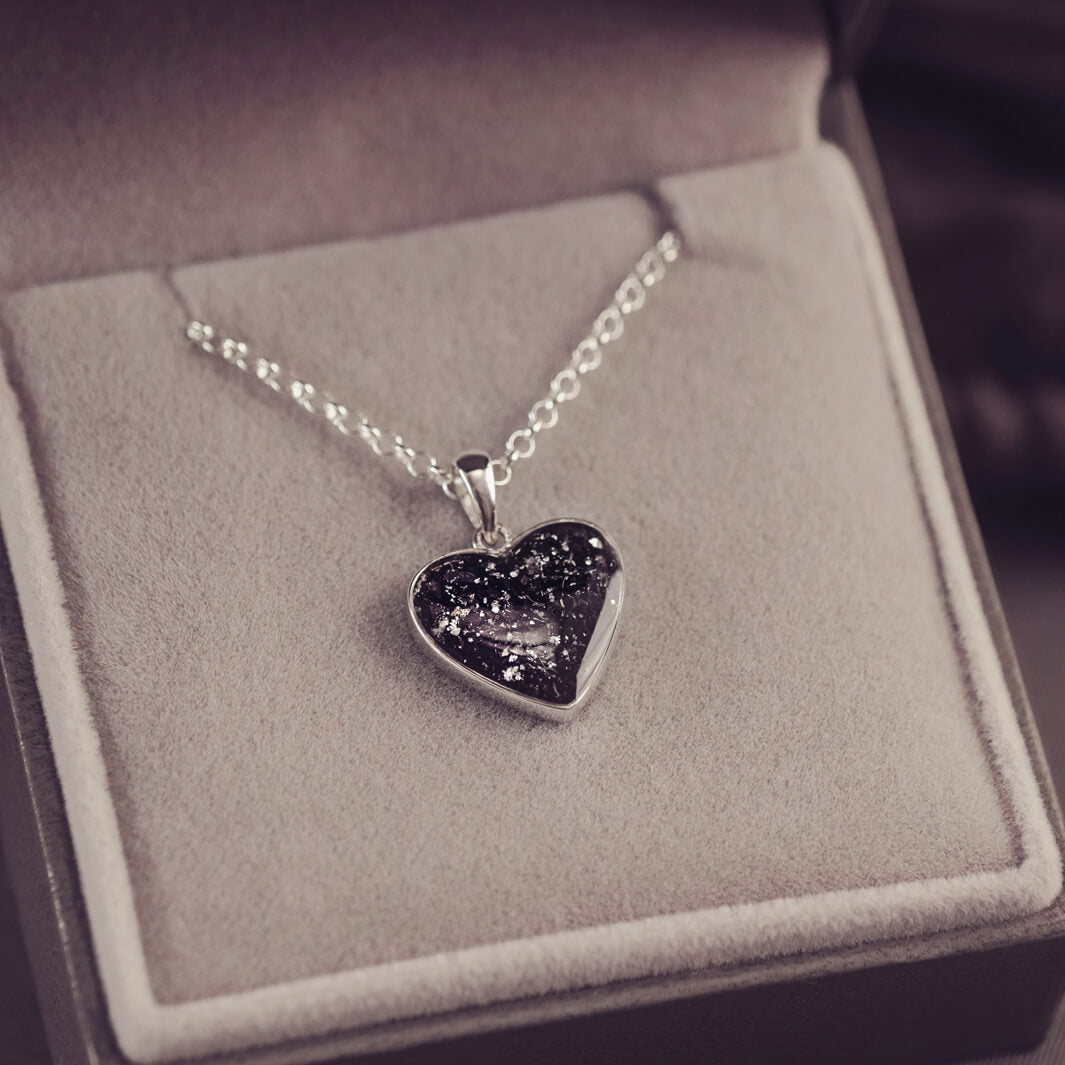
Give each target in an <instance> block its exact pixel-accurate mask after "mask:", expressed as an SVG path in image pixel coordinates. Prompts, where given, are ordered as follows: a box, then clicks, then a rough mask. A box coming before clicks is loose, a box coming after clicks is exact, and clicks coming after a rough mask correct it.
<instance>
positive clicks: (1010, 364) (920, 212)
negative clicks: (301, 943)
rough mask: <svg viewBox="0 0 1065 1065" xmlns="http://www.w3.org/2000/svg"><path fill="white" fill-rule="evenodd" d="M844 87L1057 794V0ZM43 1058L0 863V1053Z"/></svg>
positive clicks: (1063, 1028)
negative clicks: (874, 173)
mask: <svg viewBox="0 0 1065 1065" xmlns="http://www.w3.org/2000/svg"><path fill="white" fill-rule="evenodd" d="M859 87H860V90H861V94H862V98H863V101H864V104H865V107H866V111H867V115H868V118H869V123H870V126H871V128H872V133H873V138H874V140H875V142H876V146H877V150H878V153H879V155H880V162H881V166H882V168H883V172H884V178H885V181H886V184H887V188H888V193H889V196H890V199H891V204H892V208H893V210H894V213H895V218H896V222H897V225H898V229H899V236H900V239H901V242H902V247H903V251H904V254H905V257H906V263H907V266H908V269H909V272H910V277H911V279H912V282H913V287H914V290H915V294H916V298H917V303H918V306H919V308H920V312H921V316H922V318H923V321H924V325H925V330H926V332H927V336H928V342H929V347H930V348H931V352H932V357H933V360H934V362H935V366H936V370H937V372H938V374H939V378H940V382H941V385H942V389H943V394H944V398H945V400H946V404H947V408H948V411H949V414H950V418H951V424H952V427H953V430H954V434H955V438H956V440H957V443H958V449H959V452H960V454H961V458H962V463H963V466H964V469H965V474H966V478H967V481H968V484H969V488H970V492H971V494H972V496H973V501H974V503H975V505H976V510H977V515H978V518H979V520H980V524H981V528H982V529H983V532H984V536H985V539H986V542H987V547H988V551H989V554H990V557H991V562H992V567H993V569H994V572H995V577H996V580H997V583H998V586H999V591H1000V593H1001V596H1002V599H1003V604H1004V606H1005V609H1006V614H1007V618H1008V620H1009V624H1010V629H1011V632H1012V634H1013V638H1014V642H1015V644H1016V647H1017V653H1018V657H1019V659H1020V663H1021V668H1022V671H1023V673H1024V676H1025V680H1026V683H1027V686H1028V690H1029V694H1030V696H1031V699H1032V703H1033V706H1034V708H1035V712H1036V716H1037V717H1038V719H1039V726H1040V730H1041V732H1042V735H1043V739H1044V742H1045V744H1046V747H1047V753H1048V756H1049V759H1050V762H1051V766H1052V769H1053V771H1054V773H1055V776H1056V781H1057V787H1058V794H1059V796H1060V797H1061V798H1062V799H1063V801H1065V713H1063V712H1062V709H1063V708H1062V705H1061V704H1062V701H1063V698H1065V2H1060V0H910V2H905V3H895V4H892V5H891V6H890V7H889V9H888V12H887V14H886V16H885V19H884V22H883V25H882V28H881V31H880V34H879V36H878V38H877V40H876V42H875V43H874V45H873V47H872V51H871V53H870V55H869V58H868V61H867V63H866V65H865V67H864V70H863V72H862V74H861V75H860V77H859ZM49 1061H50V1059H49V1056H48V1052H47V1049H46V1046H45V1041H44V1034H43V1031H42V1029H41V1024H40V1020H39V1017H38V1015H37V1009H36V1004H35V1000H34V995H33V991H32V986H31V983H30V978H29V974H28V971H27V967H26V960H25V956H24V953H23V951H22V946H21V940H20V937H19V931H18V923H17V919H16V917H15V913H14V905H13V902H12V899H11V896H10V892H9V890H8V888H7V882H6V879H5V878H4V876H3V871H2V868H0V1065H46V1063H48V1062H49ZM997 1061H998V1062H999V1063H1000V1065H1006V1062H1009V1063H1011V1065H1022V1063H1023V1065H1051V1063H1054V1065H1057V1063H1065V1015H1061V1016H1059V1021H1058V1024H1057V1026H1056V1028H1055V1030H1054V1032H1053V1033H1052V1035H1051V1037H1050V1039H1049V1040H1048V1041H1047V1043H1046V1044H1044V1046H1043V1048H1042V1049H1041V1050H1040V1051H1037V1052H1035V1053H1033V1054H1030V1055H1023V1056H1018V1057H1011V1058H1002V1059H997Z"/></svg>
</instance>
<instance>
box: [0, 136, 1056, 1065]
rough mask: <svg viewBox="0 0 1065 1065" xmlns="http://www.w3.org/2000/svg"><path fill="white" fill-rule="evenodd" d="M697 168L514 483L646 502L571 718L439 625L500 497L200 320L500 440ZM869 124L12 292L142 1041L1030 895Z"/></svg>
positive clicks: (480, 439) (16, 480) (191, 1042)
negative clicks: (861, 166) (291, 397)
mask: <svg viewBox="0 0 1065 1065" xmlns="http://www.w3.org/2000/svg"><path fill="white" fill-rule="evenodd" d="M664 214H669V215H671V216H672V218H673V219H675V221H676V224H677V226H678V228H679V231H680V233H681V235H682V238H683V240H684V243H685V253H684V255H683V257H682V259H681V260H680V261H679V262H678V263H677V264H676V265H675V266H674V267H673V268H672V270H671V272H670V274H669V276H668V277H667V278H666V280H665V282H664V283H663V284H662V285H661V286H658V287H655V288H654V289H653V290H652V291H651V292H650V294H649V299H648V304H647V306H646V307H645V308H644V309H643V310H642V311H641V312H640V313H639V314H638V315H636V316H634V317H633V318H632V319H631V320H630V322H629V327H628V329H627V330H626V333H625V335H624V337H623V338H622V339H621V340H619V341H618V342H617V343H616V344H615V345H612V346H611V348H610V349H609V350H608V351H607V353H606V355H605V358H604V365H603V367H602V368H601V369H600V370H599V371H597V372H596V373H594V374H591V375H589V376H588V377H587V378H585V379H584V381H583V388H582V392H581V396H580V399H579V401H578V402H577V403H574V404H570V405H567V406H565V407H563V408H562V409H561V414H560V419H559V423H558V425H557V427H556V428H554V429H553V430H552V431H551V432H549V433H544V434H542V435H541V437H540V438H539V440H538V446H537V452H536V456H535V457H534V459H533V460H532V461H530V462H528V463H523V464H521V465H520V466H519V468H517V469H516V471H515V473H514V477H513V481H512V483H511V484H510V485H508V486H507V487H506V488H504V489H502V490H501V492H500V510H501V518H502V520H503V521H505V522H506V524H508V525H509V526H510V527H511V528H513V529H515V530H520V529H523V528H526V527H528V526H530V525H533V524H535V523H537V522H539V521H543V520H545V519H548V518H552V517H576V518H583V519H588V520H591V521H593V522H595V523H597V524H599V525H601V526H602V527H604V528H606V529H608V530H609V531H610V532H611V534H612V535H613V536H614V537H615V538H616V540H617V543H618V544H619V546H620V548H621V550H622V552H623V554H624V558H625V563H626V573H627V590H626V605H625V610H624V613H623V615H622V617H621V622H620V626H619V633H618V638H617V639H618V643H617V647H616V650H615V651H614V654H613V658H612V660H611V662H610V664H609V667H608V670H607V672H606V675H605V677H604V679H603V680H602V682H601V684H600V686H599V688H598V690H597V692H596V694H595V696H594V697H593V699H592V701H591V703H590V704H589V706H588V708H587V711H586V712H585V713H583V714H582V715H581V716H580V717H579V718H578V719H577V720H576V721H575V722H574V723H573V724H571V725H568V726H561V727H560V726H555V725H551V724H547V723H543V722H538V721H535V720H533V719H531V718H528V717H526V716H523V715H521V714H520V713H515V712H513V711H509V710H506V709H503V708H501V707H500V706H499V705H498V704H495V703H493V702H491V701H490V700H489V699H487V698H486V697H484V696H482V695H480V694H478V693H476V692H473V691H472V690H470V689H468V688H467V687H465V686H463V685H462V684H461V683H459V682H458V681H457V680H453V679H452V678H451V677H449V676H446V675H444V674H442V673H441V672H439V671H438V670H437V668H436V667H435V666H434V665H433V663H432V662H431V661H430V660H429V659H428V658H427V657H424V656H423V655H422V654H421V653H420V652H419V651H418V649H417V648H416V646H415V644H414V642H413V639H412V637H411V635H410V634H409V632H408V631H407V623H406V619H405V615H404V595H405V589H406V584H407V582H408V581H409V579H410V577H411V576H412V575H413V573H414V572H415V571H416V570H418V569H419V568H420V567H421V566H422V565H424V564H425V563H426V562H427V561H428V560H429V559H431V558H432V557H434V556H435V555H438V554H441V553H443V552H445V551H448V550H453V549H457V548H462V547H465V546H468V541H469V535H470V530H469V527H468V524H467V522H466V519H465V517H464V516H463V514H462V513H461V511H460V509H459V508H458V507H457V506H455V505H454V504H452V503H450V502H448V501H447V500H446V499H445V498H444V497H443V496H442V495H441V494H440V492H439V491H438V490H437V489H435V488H432V487H430V486H427V485H426V484H423V483H416V482H414V481H412V480H410V478H408V477H407V476H406V474H405V473H404V472H403V470H402V469H401V468H399V466H398V464H396V463H390V464H388V463H385V462H384V461H383V460H381V459H379V458H377V457H375V456H374V455H373V454H371V452H370V451H369V450H368V449H367V448H365V447H364V446H362V445H360V444H358V443H356V442H349V441H345V440H344V439H343V438H342V437H340V436H339V435H338V434H336V433H335V432H333V431H332V430H331V429H330V428H329V427H328V426H327V425H326V424H325V423H324V422H322V421H320V420H319V421H315V420H314V419H312V418H310V417H309V416H308V415H307V414H305V413H304V412H303V411H301V410H299V409H298V408H297V407H296V405H295V404H293V403H291V402H287V401H285V400H283V399H281V398H279V397H276V396H273V395H271V394H270V393H269V392H268V391H267V390H265V389H263V388H262V387H261V386H258V385H257V384H256V383H255V382H254V381H251V380H249V379H248V378H247V377H245V376H244V375H241V374H239V373H238V372H236V371H235V370H233V369H232V368H231V367H228V366H226V365H224V364H223V363H221V361H220V360H217V359H212V358H210V357H208V356H207V355H205V354H203V353H200V352H197V351H196V350H194V349H193V348H192V347H191V346H190V345H189V343H188V342H187V341H186V339H185V337H184V327H185V323H186V319H187V316H189V315H192V316H195V317H201V318H203V319H205V320H209V321H212V322H214V323H216V324H217V325H218V326H219V327H220V328H222V329H223V330H225V331H227V332H230V333H232V334H234V335H237V336H240V337H242V338H244V339H246V340H247V341H248V342H249V343H250V344H251V345H252V346H253V348H254V349H256V350H257V351H260V352H262V353H263V354H268V355H270V356H272V357H274V358H276V359H278V360H279V361H280V362H281V363H282V364H284V365H286V366H290V367H291V368H292V369H294V370H295V371H296V372H298V373H301V374H304V375H305V376H306V377H307V378H308V379H309V380H311V381H313V382H315V383H316V384H318V385H319V386H321V387H325V388H328V389H329V390H330V391H332V392H333V393H334V394H335V395H336V396H338V397H340V398H342V399H344V400H346V401H347V402H348V403H349V405H350V406H357V407H359V408H360V409H365V410H366V411H368V412H369V413H370V414H371V415H372V416H373V417H374V418H375V419H376V420H377V421H378V422H379V423H380V424H383V425H386V426H388V427H390V428H395V429H397V430H398V431H400V432H401V433H402V434H403V436H404V438H405V439H409V440H410V441H411V442H412V443H414V444H415V445H416V446H422V445H424V446H426V447H427V448H429V449H430V450H432V451H434V452H435V453H436V454H437V455H439V456H441V458H450V457H451V456H453V455H454V454H455V453H456V452H457V451H459V450H461V449H464V448H469V447H476V446H483V447H485V448H487V449H489V450H491V451H493V452H496V451H497V450H498V448H499V445H500V442H501V440H502V439H503V438H504V437H505V435H506V434H507V433H508V432H509V431H510V429H512V428H513V427H514V426H515V425H518V424H520V423H521V421H522V419H523V418H524V411H525V410H526V409H527V408H528V406H529V404H530V403H531V402H532V401H533V400H534V399H536V398H537V397H538V396H539V395H541V394H542V392H543V391H544V389H545V387H546V384H547V382H548V380H549V379H550V378H551V376H552V375H553V374H554V372H555V371H556V370H557V369H558V368H559V367H560V366H561V365H562V364H563V363H564V362H565V360H566V358H567V354H568V352H569V350H570V349H571V348H572V346H573V345H574V344H575V343H576V341H577V340H579V339H580V338H581V337H582V336H583V335H584V333H585V331H586V330H587V328H588V325H589V323H590V321H591V319H592V317H593V316H594V314H595V313H596V312H597V311H598V310H599V309H600V307H601V306H602V305H603V304H604V302H605V301H606V300H607V299H608V298H609V296H610V294H611V293H612V291H613V289H614V287H615V285H616V284H617V282H618V281H619V280H620V279H621V278H622V277H623V276H624V275H625V273H626V272H627V271H628V270H629V269H631V267H632V264H633V263H634V262H635V261H636V259H637V258H638V256H639V254H640V253H641V252H642V251H643V250H644V249H645V248H646V247H648V246H649V245H650V244H651V243H652V242H653V241H654V239H655V238H656V237H657V236H658V234H659V232H660V231H661V228H662V226H663V224H664V223H663V217H664ZM897 314H898V312H897V309H896V307H895V303H894V298H893V296H892V294H891V289H890V286H889V284H888V281H887V278H886V274H885V270H884V265H883V261H882V258H881V253H880V250H879V247H878V245H877V241H876V238H875V236H874V233H873V230H872V226H871V222H870V220H869V218H868V215H867V212H866V208H865V206H864V204H863V201H862V198H861V194H860V192H859V190H858V187H857V183H856V180H855V177H854V175H853V173H852V171H851V168H850V164H849V163H848V162H847V161H846V159H845V158H844V157H843V156H842V155H841V154H840V153H838V152H837V151H836V150H835V149H834V148H831V147H829V146H826V145H810V146H804V147H799V148H797V149H796V150H793V151H788V152H784V153H782V154H779V155H775V156H773V157H771V158H767V159H763V160H760V161H752V162H746V163H739V164H735V165H731V166H724V167H715V168H712V169H704V170H699V171H694V172H690V173H687V174H683V175H681V176H677V177H673V178H668V179H665V180H663V181H661V182H660V183H659V184H658V186H657V189H656V195H655V196H651V197H647V196H644V195H642V194H639V193H637V192H620V193H604V194H601V195H596V196H591V197H588V198H583V199H564V200H561V201H559V202H558V203H556V204H553V205H549V206H545V207H539V208H532V209H526V210H520V211H515V212H511V213H501V214H497V215H492V216H487V217H482V218H478V219H474V220H467V221H460V222H455V223H451V224H447V225H441V226H436V227H429V228H420V229H414V230H410V231H408V232H404V233H399V234H389V235H383V236H376V237H367V238H361V239H355V240H349V241H346V242H341V243H333V244H317V245H313V246H309V247H306V248H302V249H297V250H291V251H286V252H282V253H278V254H262V255H257V256H253V257H250V258H243V259H236V260H228V261H218V262H211V263H207V264H203V265H196V266H190V267H185V268H181V269H177V270H175V271H171V272H169V273H167V272H160V271H151V270H142V271H136V272H129V273H122V274H115V275H110V276H104V277H98V278H93V279H88V280H79V281H72V282H66V283H60V284H47V285H41V286H36V287H28V288H23V289H22V290H20V291H16V292H14V293H11V294H9V295H8V296H6V297H5V298H4V301H3V305H2V317H3V323H4V332H3V334H2V337H3V348H4V362H5V368H6V376H7V382H8V383H7V384H5V385H4V387H3V394H2V416H0V427H2V433H3V452H4V455H5V461H4V463H3V468H2V473H0V514H2V518H3V531H4V535H5V537H6V540H7V543H8V547H9V551H10V554H11V558H12V565H13V570H14V573H15V577H16V583H17V585H18V588H19V593H20V599H21V602H22V609H23V613H24V618H25V623H26V628H27V634H28V637H29V641H30V646H31V650H32V653H33V658H34V664H35V670H36V673H37V678H38V684H39V687H40V689H41V693H42V697H43V701H44V706H45V711H46V715H47V719H48V726H49V731H50V734H51V737H52V742H53V747H54V752H55V758H56V764H57V768H58V771H59V775H60V780H61V784H62V788H63V793H64V797H65V800H66V803H67V807H68V811H69V820H70V826H71V831H72V835H73V840H74V845H75V851H76V855H77V860H78V865H79V872H80V877H81V883H82V889H83V892H84V896H85V900H86V904H87V909H88V915H89V920H90V925H91V930H92V933H93V937H94V943H95V948H96V952H97V958H98V963H99V968H100V972H101V976H102V978H103V983H104V986H105V990H106V995H107V999H108V1003H109V1008H110V1010H111V1015H112V1019H113V1022H114V1024H115V1028H116V1033H117V1035H118V1038H119V1040H120V1042H121V1044H122V1046H123V1048H124V1049H125V1050H126V1052H127V1053H128V1054H129V1055H130V1056H131V1057H133V1058H135V1059H136V1060H140V1061H161V1060H169V1059H171V1058H175V1057H178V1056H190V1055H194V1054H197V1053H206V1052H213V1051H224V1050H228V1049H233V1048H238V1047H241V1046H246V1045H249V1044H254V1043H267V1042H274V1041H278V1040H282V1039H291V1038H296V1037H300V1036H310V1035H316V1034H321V1033H325V1032H329V1031H335V1030H339V1029H354V1028H359V1027H362V1026H367V1027H368V1026H372V1025H379V1024H383V1023H385V1022H389V1021H397V1020H402V1019H404V1018H414V1017H424V1016H428V1015H444V1014H448V1013H450V1012H454V1011H458V1010H464V1009H469V1008H470V1007H474V1006H478V1005H481V1004H486V1003H494V1002H506V1001H511V1000H518V999H527V998H530V997H532V996H537V995H544V994H549V993H551V994H553V993H560V994H561V993H565V992H567V991H569V990H572V989H576V988H586V987H595V986H600V985H605V984H610V983H617V982H623V981H630V980H637V979H641V978H648V977H653V976H656V975H663V974H672V973H681V972H685V971H693V970H701V969H707V968H712V967H714V966H720V965H724V964H734V963H739V962H749V961H751V960H753V959H760V958H771V957H778V956H781V955H786V954H794V953H798V952H803V951H816V950H824V949H828V948H834V947H840V946H844V945H853V944H859V943H868V942H878V941H884V940H890V939H894V938H897V937H900V936H915V935H920V934H924V933H929V932H935V931H939V930H944V929H951V928H957V927H960V926H966V925H980V924H983V923H987V922H992V921H1000V920H1004V919H1007V918H1010V917H1014V916H1017V915H1021V914H1029V913H1032V912H1035V911H1036V910H1038V909H1040V908H1041V907H1043V906H1045V905H1047V904H1048V903H1049V902H1050V901H1051V900H1052V899H1053V898H1054V897H1055V896H1056V894H1057V892H1058V890H1059V880H1060V873H1059V859H1058V853H1057V849H1056V846H1055V843H1054V840H1053V837H1052V834H1051V830H1050V827H1049V824H1048V821H1047V818H1046V815H1045V813H1044V810H1043V806H1042V802H1041V799H1040V795H1039V791H1038V787H1037V785H1036V782H1035V779H1034V776H1033V773H1032V769H1031V766H1030V764H1029V761H1028V757H1027V753H1026V750H1025V746H1024V741H1023V739H1022V736H1021V733H1020V730H1019V728H1018V725H1017V721H1016V714H1015V710H1014V708H1013V706H1012V704H1011V701H1010V698H1009V695H1008V693H1007V690H1006V686H1005V683H1004V679H1003V676H1002V672H1001V668H1000V665H999V662H998V658H997V655H996V653H995V649H994V645H993V643H992V640H991V637H990V634H989V632H988V628H987V623H986V620H985V618H984V615H983V612H982V609H981V605H980V599H979V596H978V593H977V590H976V587H975V583H974V580H973V576H972V573H971V572H970V569H969V564H968V561H967V556H966V553H965V549H964V546H963V544H962V539H961V535H960V531H959V528H958V525H957V520H956V517H955V515H954V512H953V509H952V505H951V502H950V497H949V493H948V490H947V486H946V482H945V479H944V475H943V471H942V469H941V467H940V462H939V458H938V453H937V451H936V447H935V443H934V440H933V437H932V432H931V429H930V426H929V423H928V419H927V415H926V412H925V409H924V405H923V399H922V397H921V394H920V390H919V387H918V384H917V381H916V378H915V375H914V370H913V367H912V364H911V362H910V357H909V353H908V351H907V349H906V345H905V340H904V337H903V333H902V329H901V325H900V323H899V321H898V317H897Z"/></svg>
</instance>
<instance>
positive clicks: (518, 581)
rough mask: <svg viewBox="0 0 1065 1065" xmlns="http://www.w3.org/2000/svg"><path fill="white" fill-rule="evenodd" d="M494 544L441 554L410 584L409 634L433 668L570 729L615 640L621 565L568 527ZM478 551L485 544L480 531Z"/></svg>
mask: <svg viewBox="0 0 1065 1065" xmlns="http://www.w3.org/2000/svg"><path fill="white" fill-rule="evenodd" d="M474 502H476V499H475V500H474ZM493 502H494V501H493ZM493 517H494V515H493ZM484 528H485V526H484V525H482V526H481V529H482V531H483V529H484ZM488 528H491V529H493V531H494V525H493V526H488ZM500 540H501V542H500V543H499V544H498V545H497V546H493V547H485V546H481V547H474V548H473V549H472V550H468V551H455V552H453V553H451V554H448V555H443V556H442V557H440V558H438V559H435V560H434V561H433V562H430V563H429V565H427V566H425V567H424V568H423V569H421V570H420V571H419V572H418V573H417V574H416V575H415V577H414V580H412V581H411V583H410V589H409V591H408V593H407V608H408V611H409V614H410V620H411V624H412V625H413V627H414V632H415V634H416V636H417V638H418V640H419V642H420V643H421V644H423V645H424V646H425V647H426V648H427V649H428V650H429V651H430V653H431V654H432V655H433V656H434V658H436V659H437V661H439V662H440V663H442V664H443V665H445V666H447V667H448V668H450V669H452V670H454V671H456V672H457V673H458V674H459V675H460V676H462V677H463V678H464V679H466V680H468V681H470V682H472V683H473V684H475V685H477V686H478V687H480V688H481V689H482V690H487V691H489V692H491V693H492V694H494V695H496V696H497V697H499V698H502V699H504V700H506V701H507V702H509V703H511V704H513V705H516V706H518V707H520V708H521V709H522V710H525V711H526V712H528V713H531V714H535V715H536V716H538V717H542V718H546V719H548V720H551V721H570V720H571V719H572V718H573V717H574V715H575V714H576V712H577V710H578V708H579V707H580V706H581V704H582V703H583V702H584V701H585V699H587V697H588V695H589V693H590V692H591V691H592V689H593V687H594V686H595V683H596V681H597V680H598V679H599V676H600V674H601V673H602V667H603V663H604V662H605V660H606V657H607V652H608V651H609V650H610V645H611V642H612V641H613V637H614V632H615V630H616V628H617V623H618V615H619V613H620V611H621V601H622V596H623V594H624V589H625V581H624V575H623V570H622V566H621V557H620V555H619V554H618V551H617V549H616V548H615V547H614V546H613V545H612V544H611V543H610V541H609V539H608V538H607V536H606V535H605V534H604V533H603V531H602V530H601V529H599V528H597V527H596V526H595V525H592V524H590V523H589V522H586V521H578V520H576V519H570V518H565V519H557V520H555V521H548V522H544V523H543V524H541V525H537V526H534V527H533V528H532V529H530V530H528V532H526V533H524V534H523V535H521V536H520V537H517V538H516V539H514V540H513V541H511V540H509V539H508V538H507V537H506V536H505V535H503V536H502V537H500ZM476 542H477V543H480V544H482V545H483V543H484V537H483V536H482V535H481V532H479V533H478V540H477V541H476Z"/></svg>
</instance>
